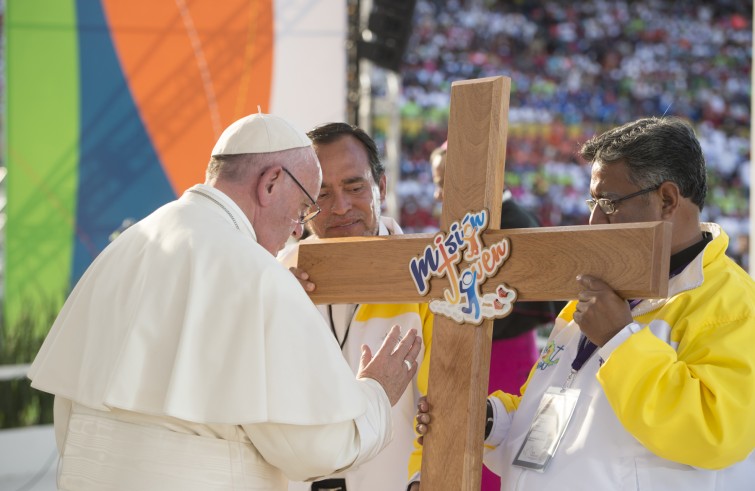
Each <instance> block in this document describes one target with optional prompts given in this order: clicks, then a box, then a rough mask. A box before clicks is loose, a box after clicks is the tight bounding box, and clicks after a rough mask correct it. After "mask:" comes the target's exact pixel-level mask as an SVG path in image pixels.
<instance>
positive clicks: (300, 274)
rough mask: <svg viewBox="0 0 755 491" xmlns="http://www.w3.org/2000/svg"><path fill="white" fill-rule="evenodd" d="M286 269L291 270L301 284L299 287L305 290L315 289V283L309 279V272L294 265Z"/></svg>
mask: <svg viewBox="0 0 755 491" xmlns="http://www.w3.org/2000/svg"><path fill="white" fill-rule="evenodd" d="M288 270H289V271H291V273H292V274H293V275H294V276H295V277H296V279H297V280H299V283H300V284H301V287H302V288H304V291H305V292H313V291H315V284H314V283H312V282H311V281H309V274H308V273H307V272H306V271H304V270H303V269H300V268H297V267H295V266H292V267H290V268H288Z"/></svg>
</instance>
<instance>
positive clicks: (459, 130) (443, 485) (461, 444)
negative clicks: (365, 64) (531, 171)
mask: <svg viewBox="0 0 755 491" xmlns="http://www.w3.org/2000/svg"><path fill="white" fill-rule="evenodd" d="M510 90H511V80H510V79H509V78H506V77H493V78H485V79H479V80H471V81H462V82H454V83H453V85H452V88H451V110H450V120H449V133H448V153H447V157H446V171H445V182H444V188H443V196H444V198H443V215H442V220H441V230H443V231H447V230H448V228H449V227H450V225H451V223H453V222H454V221H458V220H460V219H461V218H462V217H463V216H464V214H465V213H466V212H467V211H473V210H474V211H476V210H480V209H483V208H485V209H487V210H488V211H489V213H490V222H489V228H491V229H498V228H499V224H500V222H501V199H502V195H503V171H504V161H505V157H506V136H507V132H508V112H509V94H510ZM459 269H462V268H461V267H460V268H459ZM492 331H493V321H492V320H486V321H484V322H483V323H482V324H481V325H480V326H472V325H466V324H464V325H459V324H457V323H456V322H454V321H453V320H450V319H447V318H445V317H441V316H435V322H434V325H433V349H432V354H431V358H430V381H429V388H428V395H427V398H428V401H429V403H430V406H431V408H432V417H433V425H432V431H431V432H429V433H428V434H427V435H425V438H424V450H423V457H422V488H423V489H429V490H433V491H436V490H449V491H457V490H461V491H478V490H479V489H480V479H481V469H482V467H481V466H482V448H483V445H482V441H483V435H484V428H485V398H486V397H487V389H488V370H489V366H490V346H491V338H492Z"/></svg>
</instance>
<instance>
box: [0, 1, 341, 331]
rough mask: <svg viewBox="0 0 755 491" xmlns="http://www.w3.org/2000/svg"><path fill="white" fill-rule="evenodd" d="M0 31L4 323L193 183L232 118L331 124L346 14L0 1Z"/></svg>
mask: <svg viewBox="0 0 755 491" xmlns="http://www.w3.org/2000/svg"><path fill="white" fill-rule="evenodd" d="M326 3H327V5H325V4H326ZM335 3H337V4H338V5H334V4H335ZM341 4H343V5H341ZM5 30H6V80H7V92H6V93H7V98H6V105H7V115H6V132H7V133H6V142H7V147H6V165H7V168H8V177H7V181H6V182H7V198H8V204H7V207H6V213H7V222H6V228H5V233H6V242H5V244H6V255H5V290H4V302H5V309H4V312H5V321H6V323H7V324H6V325H11V326H12V325H13V323H14V319H17V318H18V317H19V316H20V315H22V314H24V313H26V314H42V315H44V314H45V313H49V312H50V311H57V309H59V308H60V306H61V304H62V301H63V300H64V299H65V297H66V296H67V294H68V293H69V292H70V289H71V288H72V287H73V285H74V284H75V282H76V281H77V280H78V278H79V277H80V276H81V274H82V273H83V272H84V270H85V269H86V268H87V267H88V266H89V264H90V263H91V262H92V260H93V259H94V258H95V257H96V256H97V255H98V254H99V252H100V251H102V249H103V248H104V247H105V246H107V244H108V238H109V237H110V236H111V234H112V233H113V232H114V231H116V230H117V229H119V228H120V227H121V226H122V224H123V223H124V221H129V220H139V219H141V218H143V217H144V216H146V215H147V214H149V213H150V212H152V211H153V210H155V209H156V208H158V207H159V206H161V205H162V204H164V203H166V202H168V201H171V200H173V199H175V198H176V197H177V196H179V195H180V194H181V193H182V192H183V191H184V190H185V189H186V188H188V187H190V186H191V185H193V184H195V183H198V182H202V181H204V170H205V168H206V166H207V162H208V160H209V153H210V150H211V149H212V147H213V144H214V142H215V140H216V139H217V137H218V135H219V134H220V132H221V131H222V130H223V128H224V127H225V126H227V125H228V124H230V123H231V122H232V121H234V120H236V119H238V118H240V117H242V116H244V115H246V114H250V113H252V112H257V108H258V107H259V108H261V110H262V111H263V112H272V113H274V114H278V115H280V116H283V117H286V118H288V119H290V120H292V121H293V122H294V123H295V124H298V125H299V126H300V127H301V128H302V129H309V128H310V127H311V126H313V125H314V124H317V123H320V122H325V121H332V120H339V121H340V120H343V119H344V118H345V90H346V63H345V59H346V53H345V52H344V48H343V46H344V39H345V35H346V13H345V2H327V0H316V1H312V0H309V1H306V2H305V1H303V0H298V1H297V0H223V1H222V2H219V1H216V0H193V1H192V0H129V1H127V2H124V1H122V0H7V2H6V12H5ZM47 328H49V326H48V325H45V326H42V327H41V329H47Z"/></svg>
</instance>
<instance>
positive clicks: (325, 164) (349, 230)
mask: <svg viewBox="0 0 755 491" xmlns="http://www.w3.org/2000/svg"><path fill="white" fill-rule="evenodd" d="M315 152H317V157H318V159H319V160H320V165H321V166H322V186H321V187H320V193H319V195H318V197H317V203H318V204H319V205H320V208H321V209H322V211H321V212H320V214H319V215H318V216H317V217H315V219H314V220H312V221H311V222H309V223H310V230H311V231H312V233H314V234H315V235H316V236H318V237H320V238H332V237H355V236H365V235H366V236H371V235H377V234H378V231H379V224H380V206H381V204H382V201H383V199H385V175H383V176H382V177H381V178H380V182H378V183H376V182H375V179H373V177H372V172H371V170H370V163H369V160H368V157H367V151H366V150H365V148H364V146H363V145H362V143H361V142H360V141H359V140H357V139H356V138H355V137H353V136H351V135H345V136H342V137H341V138H339V139H337V140H336V141H334V142H331V143H326V144H318V145H316V146H315Z"/></svg>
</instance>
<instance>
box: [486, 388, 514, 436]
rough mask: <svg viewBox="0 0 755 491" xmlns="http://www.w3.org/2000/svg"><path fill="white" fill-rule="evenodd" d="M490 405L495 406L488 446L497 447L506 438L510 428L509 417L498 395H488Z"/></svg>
mask: <svg viewBox="0 0 755 491" xmlns="http://www.w3.org/2000/svg"><path fill="white" fill-rule="evenodd" d="M488 401H490V405H491V406H493V429H492V430H490V435H488V438H487V439H486V440H485V446H486V447H497V446H498V445H500V444H501V443H502V442H503V439H504V438H506V434H507V433H508V430H509V424H508V422H509V418H507V417H506V407H505V406H504V405H503V401H501V400H500V399H499V398H497V397H488Z"/></svg>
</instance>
